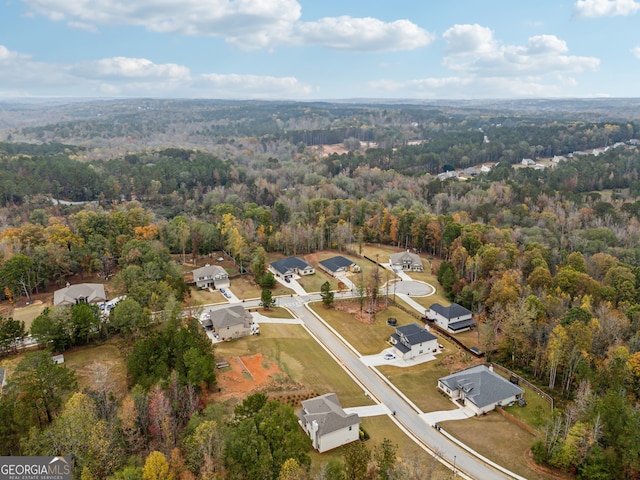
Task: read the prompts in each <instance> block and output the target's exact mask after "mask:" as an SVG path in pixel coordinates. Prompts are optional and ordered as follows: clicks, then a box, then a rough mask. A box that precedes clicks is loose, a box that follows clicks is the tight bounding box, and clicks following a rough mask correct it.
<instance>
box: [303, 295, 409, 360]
mask: <svg viewBox="0 0 640 480" xmlns="http://www.w3.org/2000/svg"><path fill="white" fill-rule="evenodd" d="M311 308H313V309H314V311H315V312H316V313H317V314H318V315H320V316H321V317H322V318H323V319H324V320H325V321H326V322H327V323H328V324H329V325H331V326H332V327H333V328H334V329H335V330H336V331H337V332H339V333H340V334H341V335H342V336H343V337H344V338H345V339H346V340H347V341H348V342H349V343H350V344H351V345H353V347H355V349H356V350H358V351H359V352H360V353H361V354H362V355H373V354H375V353H379V352H380V351H381V350H384V349H385V348H387V347H388V346H389V344H388V341H389V336H390V335H391V334H392V333H393V332H394V331H395V327H390V326H388V325H387V318H389V317H395V318H396V319H397V320H398V325H399V326H400V325H407V324H409V323H413V322H415V318H413V317H412V316H411V315H409V314H407V313H405V312H403V311H402V310H400V309H399V308H396V307H389V308H388V309H386V310H384V311H380V312H378V313H376V316H375V322H374V323H371V324H366V323H362V322H359V321H358V320H356V319H355V318H354V317H353V316H352V315H350V314H348V313H346V312H343V311H340V310H337V309H335V308H330V309H326V308H324V307H323V306H322V304H321V303H313V304H311Z"/></svg>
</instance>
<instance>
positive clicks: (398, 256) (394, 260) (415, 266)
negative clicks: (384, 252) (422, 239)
mask: <svg viewBox="0 0 640 480" xmlns="http://www.w3.org/2000/svg"><path fill="white" fill-rule="evenodd" d="M389 263H391V268H393V269H396V268H399V269H401V270H411V271H413V272H422V271H423V270H424V267H423V266H422V259H421V258H420V256H418V255H416V254H415V253H411V252H408V251H407V252H399V253H394V254H392V255H390V256H389Z"/></svg>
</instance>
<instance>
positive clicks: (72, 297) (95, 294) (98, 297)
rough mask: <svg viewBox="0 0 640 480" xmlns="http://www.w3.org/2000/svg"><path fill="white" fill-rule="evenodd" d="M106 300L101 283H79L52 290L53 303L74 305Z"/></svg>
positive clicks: (55, 304)
mask: <svg viewBox="0 0 640 480" xmlns="http://www.w3.org/2000/svg"><path fill="white" fill-rule="evenodd" d="M106 301H107V294H106V293H105V291H104V285H103V284H101V283H79V284H77V285H69V284H68V283H67V286H66V287H65V288H61V289H60V290H56V291H55V292H53V305H54V306H57V305H76V304H78V303H102V302H106Z"/></svg>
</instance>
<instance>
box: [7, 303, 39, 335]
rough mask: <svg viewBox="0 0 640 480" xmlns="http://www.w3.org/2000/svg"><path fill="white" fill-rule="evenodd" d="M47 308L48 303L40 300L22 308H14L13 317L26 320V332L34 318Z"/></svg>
mask: <svg viewBox="0 0 640 480" xmlns="http://www.w3.org/2000/svg"><path fill="white" fill-rule="evenodd" d="M45 308H47V305H46V304H44V303H42V302H40V303H36V304H33V305H29V306H26V307H21V308H14V310H13V315H12V316H13V319H14V320H19V321H22V322H24V329H25V331H26V332H28V331H29V329H30V328H31V323H32V322H33V320H34V319H35V318H36V317H37V316H38V315H40V314H41V313H42V311H43V310H44V309H45Z"/></svg>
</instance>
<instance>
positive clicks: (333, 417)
mask: <svg viewBox="0 0 640 480" xmlns="http://www.w3.org/2000/svg"><path fill="white" fill-rule="evenodd" d="M297 415H298V422H299V423H300V426H301V427H302V429H303V430H304V431H305V433H306V434H307V435H309V437H310V438H311V444H312V445H313V448H315V449H316V450H317V451H318V452H320V453H323V452H326V451H327V450H332V449H334V448H337V447H340V446H342V445H346V444H347V443H351V442H354V441H356V440H358V439H359V438H360V417H359V415H358V414H357V413H350V414H347V413H346V412H345V411H344V410H343V409H342V406H341V405H340V401H339V400H338V396H337V395H336V394H335V393H325V394H324V395H320V396H319V397H315V398H310V399H309V400H304V401H303V402H302V410H300V411H298V412H297Z"/></svg>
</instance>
